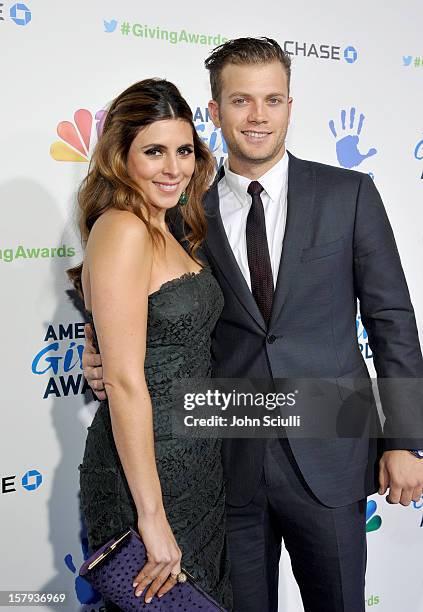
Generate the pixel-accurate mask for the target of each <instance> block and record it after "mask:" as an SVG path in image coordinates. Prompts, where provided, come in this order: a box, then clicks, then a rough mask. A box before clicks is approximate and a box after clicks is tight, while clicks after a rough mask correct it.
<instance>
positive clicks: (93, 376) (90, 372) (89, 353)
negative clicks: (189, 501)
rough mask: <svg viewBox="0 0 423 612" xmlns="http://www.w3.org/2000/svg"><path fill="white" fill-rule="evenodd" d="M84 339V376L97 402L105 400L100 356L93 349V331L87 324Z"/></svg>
mask: <svg viewBox="0 0 423 612" xmlns="http://www.w3.org/2000/svg"><path fill="white" fill-rule="evenodd" d="M85 339H86V342H85V348H84V352H83V354H82V367H83V370H84V376H85V378H86V379H87V382H88V384H89V385H90V387H91V389H92V390H93V393H94V395H95V396H96V397H97V398H98V399H99V400H105V399H106V398H107V395H106V391H105V390H104V384H103V368H102V363H101V356H100V354H99V353H97V352H96V349H95V347H94V339H93V330H92V329H91V325H90V324H89V323H87V324H86V325H85Z"/></svg>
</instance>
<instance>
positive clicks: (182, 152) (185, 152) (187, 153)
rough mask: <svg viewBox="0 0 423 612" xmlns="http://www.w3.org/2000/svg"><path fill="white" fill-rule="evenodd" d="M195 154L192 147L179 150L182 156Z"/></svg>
mask: <svg viewBox="0 0 423 612" xmlns="http://www.w3.org/2000/svg"><path fill="white" fill-rule="evenodd" d="M193 152H194V149H193V148H192V147H182V149H179V151H178V153H179V154H180V155H184V156H186V155H190V154H191V153H193Z"/></svg>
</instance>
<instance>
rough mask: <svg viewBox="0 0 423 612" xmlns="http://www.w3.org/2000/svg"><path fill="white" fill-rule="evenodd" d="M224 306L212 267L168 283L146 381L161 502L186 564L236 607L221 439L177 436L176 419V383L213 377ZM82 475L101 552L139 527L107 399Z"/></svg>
mask: <svg viewBox="0 0 423 612" xmlns="http://www.w3.org/2000/svg"><path fill="white" fill-rule="evenodd" d="M222 307H223V297H222V293H221V291H220V288H219V286H218V284H217V282H216V280H215V279H214V277H213V276H212V274H211V272H210V270H209V268H204V269H202V270H201V272H200V273H199V274H185V275H184V276H182V277H180V278H178V279H174V280H171V281H169V282H167V283H165V284H164V285H162V287H161V288H160V289H159V290H158V291H156V292H155V293H153V294H151V295H150V297H149V308H148V324H147V351H146V358H145V376H146V380H147V385H148V388H149V392H150V396H151V400H152V405H153V419H154V438H155V449H156V463H157V468H158V472H159V477H160V483H161V488H162V494H163V502H164V506H165V510H166V514H167V517H168V520H169V523H170V526H171V528H172V530H173V533H174V535H175V538H176V541H177V542H178V545H179V546H180V548H181V550H182V554H183V557H182V564H183V566H184V567H185V568H186V569H187V571H188V572H189V573H190V574H192V576H193V577H194V578H195V579H196V580H198V582H199V584H200V586H201V587H203V588H204V589H205V590H206V591H207V592H208V593H209V594H210V595H211V596H212V597H214V598H215V599H216V601H218V602H219V603H220V604H221V605H222V606H224V607H225V608H227V609H228V610H231V609H232V597H231V588H230V583H229V560H228V553H227V545H226V538H225V498H224V482H223V471H222V464H221V457H220V449H221V441H220V440H217V439H190V438H183V437H179V438H176V437H174V436H173V435H172V419H171V413H172V405H174V403H175V388H174V386H175V384H177V381H178V380H180V379H183V378H189V377H207V376H210V334H211V332H212V330H213V328H214V326H215V324H216V321H217V319H218V317H219V315H220V313H221V310H222ZM94 331H95V330H94ZM79 470H80V488H81V510H82V514H83V517H84V520H85V523H86V526H87V531H88V541H89V545H90V548H91V549H92V550H96V549H97V548H98V547H100V546H101V545H102V544H104V543H105V542H106V541H107V540H109V539H110V538H112V537H113V536H115V535H117V534H119V533H120V532H122V531H123V530H124V529H126V528H127V527H128V526H129V525H131V526H133V527H135V528H136V525H137V513H136V508H135V505H134V502H133V499H132V496H131V493H130V490H129V487H128V484H127V482H126V478H125V474H124V471H123V468H122V465H121V463H120V460H119V456H118V453H117V450H116V447H115V443H114V439H113V433H112V428H111V420H110V414H109V406H108V402H107V401H103V402H101V403H100V405H99V408H98V410H97V412H96V414H95V416H94V419H93V422H92V424H91V426H90V427H88V435H87V441H86V446H85V453H84V459H83V462H82V464H81V465H80V466H79Z"/></svg>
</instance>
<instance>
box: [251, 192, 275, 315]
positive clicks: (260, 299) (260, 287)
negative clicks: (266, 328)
mask: <svg viewBox="0 0 423 612" xmlns="http://www.w3.org/2000/svg"><path fill="white" fill-rule="evenodd" d="M262 191H263V187H262V186H261V185H260V183H259V182H258V181H252V182H251V183H250V184H249V186H248V189H247V193H249V194H250V196H251V198H252V203H251V208H250V211H249V213H248V217H247V229H246V236H247V256H248V266H249V268H250V276H251V292H252V294H253V296H254V299H255V300H256V302H257V306H258V307H259V308H260V311H261V313H262V315H263V318H264V320H265V321H266V323H269V319H270V313H271V312H272V302H273V276H272V266H271V264H270V255H269V246H268V244H267V236H266V223H265V217H264V208H263V202H262V201H261V197H260V194H261V192H262Z"/></svg>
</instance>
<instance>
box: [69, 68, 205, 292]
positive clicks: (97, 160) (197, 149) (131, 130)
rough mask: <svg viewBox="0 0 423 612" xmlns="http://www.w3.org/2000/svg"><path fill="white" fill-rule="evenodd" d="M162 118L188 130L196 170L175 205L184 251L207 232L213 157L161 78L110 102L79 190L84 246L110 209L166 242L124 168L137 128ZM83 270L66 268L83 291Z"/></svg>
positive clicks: (176, 93)
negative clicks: (181, 225)
mask: <svg viewBox="0 0 423 612" xmlns="http://www.w3.org/2000/svg"><path fill="white" fill-rule="evenodd" d="M164 119H182V120H183V121H186V122H187V123H189V124H190V126H191V128H192V133H193V140H194V155H195V169H194V174H193V176H192V178H191V181H190V183H189V185H188V186H187V188H186V194H187V196H188V203H187V204H186V205H185V206H183V207H182V206H181V207H180V208H179V209H180V212H181V215H182V218H183V221H184V225H185V227H186V228H187V233H186V240H187V242H188V249H189V252H190V254H191V256H192V257H193V258H194V259H195V254H196V251H197V249H198V247H199V246H200V245H201V242H202V241H203V240H204V238H205V235H206V230H207V223H206V218H205V214H204V209H203V205H202V200H203V196H204V194H205V192H206V191H207V189H208V188H209V186H210V183H211V181H212V178H213V174H214V168H215V166H214V161H213V156H212V155H211V153H210V151H209V149H208V147H207V146H206V145H205V144H204V142H203V141H202V140H201V138H200V137H199V136H198V134H197V132H196V130H195V127H194V123H193V120H192V111H191V109H190V107H189V105H188V104H187V102H186V101H185V99H184V98H183V97H182V96H181V94H180V92H179V90H178V88H177V87H176V86H175V85H173V83H170V82H169V81H166V80H164V79H145V80H143V81H139V82H138V83H135V84H134V85H131V87H128V89H126V90H125V91H124V92H122V93H121V94H120V95H119V96H117V98H115V100H113V102H112V103H111V106H110V108H109V110H108V112H107V115H106V120H105V122H104V127H103V132H102V134H101V136H100V138H99V140H98V142H97V145H96V147H95V150H94V153H93V155H92V158H91V161H90V165H89V168H88V174H87V176H86V177H85V179H84V180H83V181H82V183H81V186H80V188H79V191H78V225H79V230H80V232H81V238H82V244H83V246H84V248H85V246H86V244H87V240H88V236H89V234H90V231H91V228H92V227H93V225H94V223H95V222H96V221H97V219H98V218H99V217H100V215H102V214H103V213H104V212H105V211H106V210H108V209H110V208H116V209H118V210H129V211H131V212H133V213H134V214H136V215H137V217H139V218H140V219H141V220H142V221H143V222H144V223H145V225H146V228H147V230H148V232H149V234H150V236H151V238H152V241H153V244H154V245H156V246H157V245H158V244H159V243H160V241H162V242H163V243H164V238H163V235H162V233H161V232H160V230H159V229H158V228H155V227H153V226H152V224H151V223H150V214H149V208H148V203H147V202H146V201H145V199H144V197H143V194H142V192H141V190H140V188H139V187H138V185H137V183H136V182H135V181H133V180H132V179H131V178H130V176H129V174H128V170H127V157H128V152H129V148H130V146H131V143H132V141H133V140H134V138H135V137H136V135H137V134H138V132H139V131H140V130H142V129H143V128H144V127H146V126H148V125H150V124H151V123H154V122H155V121H162V120H164ZM169 212H170V211H168V213H169ZM81 272H82V263H81V264H79V265H78V266H76V267H74V268H71V269H69V270H68V271H67V273H68V276H69V278H70V279H71V281H72V282H73V284H74V286H75V287H76V288H77V289H78V291H79V293H81V294H82V285H81Z"/></svg>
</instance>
